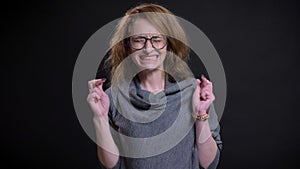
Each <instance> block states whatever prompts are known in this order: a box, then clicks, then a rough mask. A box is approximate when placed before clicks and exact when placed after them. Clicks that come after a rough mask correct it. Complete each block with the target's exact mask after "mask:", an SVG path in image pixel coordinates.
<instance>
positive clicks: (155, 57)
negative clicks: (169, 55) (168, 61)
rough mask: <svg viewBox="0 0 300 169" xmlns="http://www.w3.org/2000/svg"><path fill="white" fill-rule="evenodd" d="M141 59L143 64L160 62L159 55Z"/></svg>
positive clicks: (142, 56) (143, 56)
mask: <svg viewBox="0 0 300 169" xmlns="http://www.w3.org/2000/svg"><path fill="white" fill-rule="evenodd" d="M139 58H140V60H141V61H143V62H156V61H158V55H140V56H139Z"/></svg>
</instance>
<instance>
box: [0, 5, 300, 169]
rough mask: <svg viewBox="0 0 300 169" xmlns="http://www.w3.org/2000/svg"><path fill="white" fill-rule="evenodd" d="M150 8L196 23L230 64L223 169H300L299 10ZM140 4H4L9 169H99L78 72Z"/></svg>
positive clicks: (4, 108)
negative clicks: (91, 47) (84, 51)
mask: <svg viewBox="0 0 300 169" xmlns="http://www.w3.org/2000/svg"><path fill="white" fill-rule="evenodd" d="M145 2H157V3H158V4H161V5H163V6H165V7H167V8H168V9H169V10H171V11H172V12H174V13H175V14H176V15H177V16H180V17H182V18H184V19H186V20H188V21H190V22H192V23H193V24H195V25H196V26H197V27H199V28H200V29H201V30H202V31H203V32H204V33H205V34H206V35H207V37H208V38H209V39H210V40H211V42H212V43H213V45H214V47H215V48H216V50H217V52H218V53H219V55H220V57H221V60H222V62H223V66H224V69H225V73H226V78H227V85H228V88H227V89H228V90H227V92H228V95H227V102H226V107H225V112H224V114H223V117H222V119H221V122H220V124H221V127H222V128H221V129H222V131H221V134H222V138H223V143H224V149H223V151H222V154H221V159H220V160H221V161H220V164H219V168H220V169H221V168H222V169H248V168H249V169H250V168H262V169H264V168H265V169H269V168H275V169H277V168H282V169H285V168H299V167H297V164H298V161H297V160H298V156H297V155H298V154H299V153H298V152H299V150H300V148H299V147H300V146H299V142H300V137H299V133H298V131H297V130H298V128H299V127H300V125H299V122H298V118H299V110H298V104H299V103H298V101H299V100H300V99H299V87H298V86H299V84H300V83H299V82H300V81H299V75H298V71H299V68H298V66H297V64H298V61H299V57H300V56H299V54H300V52H299V51H300V49H299V47H300V46H299V45H300V36H299V30H300V29H299V28H300V25H299V19H300V5H299V3H298V2H297V1H291V0H287V1H271V0H269V1H257V0H254V1H238V0H237V1H219V2H217V1H199V2H196V1H193V2H189V1H178V2H175V1H166V2H164V1H145ZM136 4H138V3H137V2H125V1H124V2H123V1H105V2H102V1H76V2H75V1H69V2H68V1H64V2H60V1H38V2H27V1H23V2H19V3H18V2H15V3H11V4H4V3H3V4H2V5H1V8H2V16H1V17H2V21H1V27H2V31H1V33H2V36H1V40H2V45H1V46H2V48H3V50H2V53H1V77H2V80H1V86H2V93H3V94H1V96H2V97H3V99H2V106H1V107H2V111H1V114H2V118H1V121H2V122H1V129H2V130H3V131H2V132H1V147H2V148H1V153H2V155H4V158H1V161H2V163H1V165H2V166H3V168H13V167H19V168H32V169H33V168H68V169H69V168H73V169H76V168H78V169H79V168H80V169H81V168H88V169H93V168H97V158H96V146H95V144H94V143H93V141H92V140H90V138H89V137H88V136H87V135H86V134H85V132H84V131H83V129H82V128H81V126H80V124H79V122H78V120H77V117H76V113H75V111H74V108H73V102H72V73H73V68H74V65H75V62H76V59H77V56H78V54H79V52H80V50H81V48H82V46H83V45H84V43H85V42H86V41H87V39H88V38H89V37H90V36H91V35H92V34H93V33H94V32H96V31H97V30H98V29H100V28H101V27H102V26H103V25H105V24H106V23H108V22H110V21H112V20H114V19H116V18H119V17H121V16H122V15H123V14H124V12H125V11H126V10H127V9H129V8H130V7H133V6H135V5H136ZM4 10H6V11H4ZM1 168H2V167H1Z"/></svg>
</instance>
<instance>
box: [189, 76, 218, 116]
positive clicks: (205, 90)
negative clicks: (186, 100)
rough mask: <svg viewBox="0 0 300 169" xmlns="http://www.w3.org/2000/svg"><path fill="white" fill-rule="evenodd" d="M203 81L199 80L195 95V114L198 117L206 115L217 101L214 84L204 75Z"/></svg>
mask: <svg viewBox="0 0 300 169" xmlns="http://www.w3.org/2000/svg"><path fill="white" fill-rule="evenodd" d="M201 80H202V81H200V80H199V79H197V84H196V90H195V92H194V95H193V113H195V114H197V115H204V114H206V113H207V110H208V108H209V106H210V105H211V103H212V102H213V101H214V100H215V96H214V94H213V91H212V90H213V89H212V88H213V86H212V83H211V82H210V81H209V80H207V79H206V78H205V77H204V76H203V75H202V77H201Z"/></svg>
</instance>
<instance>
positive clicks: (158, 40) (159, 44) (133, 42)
mask: <svg viewBox="0 0 300 169" xmlns="http://www.w3.org/2000/svg"><path fill="white" fill-rule="evenodd" d="M129 39H130V40H129V42H130V47H131V48H133V49H136V50H140V49H143V48H144V47H145V45H146V43H147V41H148V40H149V41H150V42H151V45H152V47H153V48H155V49H158V50H159V49H162V48H164V47H165V46H166V44H167V37H166V36H163V35H155V36H152V37H151V38H147V37H144V36H131V37H130V38H129Z"/></svg>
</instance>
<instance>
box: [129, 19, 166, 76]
mask: <svg viewBox="0 0 300 169" xmlns="http://www.w3.org/2000/svg"><path fill="white" fill-rule="evenodd" d="M130 33H131V35H132V36H131V37H130V42H129V43H130V47H131V58H132V60H133V62H134V63H135V64H136V65H137V66H138V67H139V68H141V69H147V70H154V69H163V61H164V60H165V58H166V52H167V39H166V36H165V35H161V34H160V32H159V31H158V30H157V29H156V28H155V27H154V26H153V25H152V24H151V23H149V22H148V21H147V20H145V19H137V20H136V21H135V22H134V23H133V24H132V25H131V26H130Z"/></svg>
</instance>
